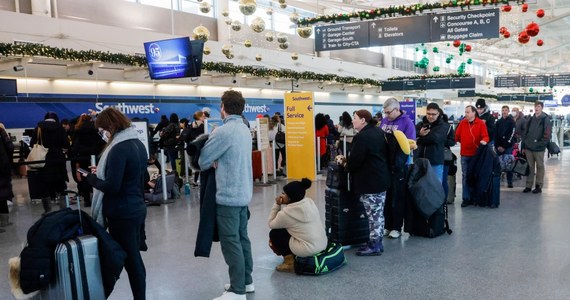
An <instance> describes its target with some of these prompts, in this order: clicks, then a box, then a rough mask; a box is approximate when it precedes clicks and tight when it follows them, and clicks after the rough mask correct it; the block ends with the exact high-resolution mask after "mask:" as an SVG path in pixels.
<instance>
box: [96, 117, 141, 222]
mask: <svg viewBox="0 0 570 300" xmlns="http://www.w3.org/2000/svg"><path fill="white" fill-rule="evenodd" d="M133 139H138V135H137V131H136V130H135V129H133V128H132V127H129V128H126V129H124V130H122V131H119V132H117V133H115V135H114V136H113V139H112V140H111V143H110V144H109V145H107V147H106V148H105V150H104V151H103V154H101V159H100V160H99V163H98V164H97V173H96V175H97V178H99V179H100V180H105V171H106V169H107V157H108V156H109V152H111V149H113V147H114V146H115V145H117V144H119V143H121V142H124V141H126V140H133ZM104 195H105V193H103V192H102V191H100V190H98V189H95V188H94V189H93V199H92V201H91V202H92V206H91V216H92V217H93V219H95V221H97V223H99V225H101V226H103V227H104V228H107V226H106V225H107V224H106V223H105V218H104V217H103V196H104Z"/></svg>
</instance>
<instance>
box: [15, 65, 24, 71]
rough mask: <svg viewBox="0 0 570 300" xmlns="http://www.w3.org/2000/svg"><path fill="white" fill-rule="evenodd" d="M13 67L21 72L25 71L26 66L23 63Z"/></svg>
mask: <svg viewBox="0 0 570 300" xmlns="http://www.w3.org/2000/svg"><path fill="white" fill-rule="evenodd" d="M13 69H14V72H20V71H23V70H24V66H22V65H17V66H14V68H13Z"/></svg>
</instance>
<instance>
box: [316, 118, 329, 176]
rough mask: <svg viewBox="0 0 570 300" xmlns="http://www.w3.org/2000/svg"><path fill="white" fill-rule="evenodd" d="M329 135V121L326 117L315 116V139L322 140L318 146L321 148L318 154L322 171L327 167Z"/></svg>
mask: <svg viewBox="0 0 570 300" xmlns="http://www.w3.org/2000/svg"><path fill="white" fill-rule="evenodd" d="M328 135H329V127H328V125H327V120H326V118H325V115H323V114H322V113H318V114H317V115H316V116H315V138H320V142H319V144H318V145H317V146H318V147H319V149H318V151H317V153H318V155H319V157H318V159H320V162H321V169H322V168H326V167H327V161H328V159H327V136H328Z"/></svg>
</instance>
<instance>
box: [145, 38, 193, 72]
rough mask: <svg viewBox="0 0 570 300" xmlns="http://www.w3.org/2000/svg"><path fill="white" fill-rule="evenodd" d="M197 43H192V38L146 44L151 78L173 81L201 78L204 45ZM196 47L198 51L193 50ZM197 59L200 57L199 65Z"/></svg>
mask: <svg viewBox="0 0 570 300" xmlns="http://www.w3.org/2000/svg"><path fill="white" fill-rule="evenodd" d="M195 42H197V41H192V42H191V41H190V38H188V37H183V38H175V39H169V40H162V41H154V42H146V43H144V50H145V53H146V59H147V62H148V70H149V75H150V78H152V79H172V78H182V77H196V76H200V67H201V64H202V52H203V49H204V43H203V42H202V41H199V42H201V44H200V43H195ZM194 45H196V48H197V49H193V48H194ZM200 45H201V46H200ZM195 57H196V58H197V57H199V65H197V59H195ZM197 68H198V69H197Z"/></svg>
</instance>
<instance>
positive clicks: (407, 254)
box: [0, 150, 570, 300]
mask: <svg viewBox="0 0 570 300" xmlns="http://www.w3.org/2000/svg"><path fill="white" fill-rule="evenodd" d="M568 155H570V151H568V150H566V151H565V152H564V153H563V156H561V158H560V159H557V158H551V159H549V160H547V162H546V168H547V175H546V183H545V187H544V191H543V193H542V194H539V195H534V194H523V193H521V191H522V187H523V185H524V182H522V181H521V180H518V181H515V188H514V189H508V188H506V184H505V182H503V183H502V185H503V186H502V189H501V206H500V208H499V209H489V208H478V207H467V208H463V209H462V208H461V207H460V202H461V201H460V199H459V198H460V197H458V199H457V202H456V204H454V205H451V206H450V209H449V212H450V222H451V226H452V229H453V234H452V235H444V236H441V237H438V238H435V239H427V238H420V237H410V236H409V235H408V234H404V235H403V236H402V238H400V239H398V240H390V239H386V240H385V242H384V244H385V253H384V254H383V255H382V256H379V257H357V256H356V255H355V253H354V251H355V250H348V251H347V258H348V264H347V265H346V266H345V267H344V268H342V269H340V270H338V271H336V272H334V273H332V274H328V275H325V276H322V277H305V276H297V275H294V274H283V273H279V272H276V271H274V267H275V266H276V265H277V264H278V263H280V261H281V259H280V258H278V257H276V256H275V255H274V254H273V252H272V251H271V250H270V249H269V248H268V246H267V235H268V232H269V230H268V228H267V216H268V213H269V210H270V208H271V205H272V203H273V201H274V198H275V196H276V194H277V193H279V192H280V187H281V186H282V184H283V182H281V183H279V184H278V185H273V186H269V187H255V188H254V197H253V200H252V202H251V205H250V210H251V213H252V214H251V220H250V223H249V236H250V238H251V241H252V246H253V254H254V274H253V275H254V281H255V286H256V291H255V293H254V294H251V295H248V296H247V298H248V299H501V300H504V299H570V285H569V284H568V282H570V255H568V254H569V253H570V237H569V234H568V230H569V229H568V228H570V218H569V215H570V201H568V199H569V197H568V196H569V195H570V180H569V179H568V178H570V158H569V157H568ZM458 181H459V182H460V180H458ZM14 187H15V192H16V193H17V198H16V200H15V203H14V207H13V209H12V212H11V215H10V217H11V220H12V221H13V222H14V225H13V226H10V227H8V228H7V232H6V233H1V234H0V265H1V266H4V267H5V269H4V270H5V272H7V268H6V266H7V260H8V258H9V257H11V256H15V255H18V253H19V252H20V251H21V249H22V247H23V245H24V243H25V236H26V231H27V230H28V228H29V227H30V226H31V225H32V224H33V222H34V221H36V220H37V219H38V218H39V216H40V214H41V212H42V208H41V204H32V203H30V201H29V199H28V197H27V185H26V181H25V179H16V180H15V181H14ZM324 189H325V185H324V181H322V180H321V181H318V183H317V184H314V185H313V187H312V188H311V190H310V196H311V197H312V198H313V199H314V200H315V201H316V203H317V205H318V206H319V207H320V208H321V213H322V214H321V217H322V218H323V222H324ZM460 194H461V187H460V184H458V195H460ZM198 218H199V207H198V198H197V190H192V194H191V195H190V196H186V197H184V198H183V199H180V200H177V201H176V202H175V203H173V204H169V205H163V206H160V207H149V208H148V217H147V224H146V228H147V236H148V241H147V243H148V246H149V251H148V252H146V253H144V254H143V258H144V260H145V264H146V268H147V274H148V275H147V287H148V288H147V290H148V292H147V295H148V299H160V300H167V299H212V298H214V297H217V296H219V295H220V294H221V293H222V291H223V284H224V283H227V282H228V276H227V267H226V265H225V263H224V261H223V258H222V255H221V252H220V247H219V245H218V244H214V247H213V251H212V256H211V257H210V258H209V259H206V258H195V257H194V256H193V252H194V243H195V239H196V231H197V225H198ZM5 274H7V273H5ZM3 278H6V277H3ZM129 298H130V290H129V284H128V279H127V276H126V274H125V273H123V275H122V277H121V279H120V280H119V281H118V283H117V286H116V289H115V291H114V293H113V294H112V295H111V297H110V299H117V300H118V299H121V300H122V299H129ZM0 299H12V296H11V295H10V289H9V285H8V283H7V281H6V280H0Z"/></svg>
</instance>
